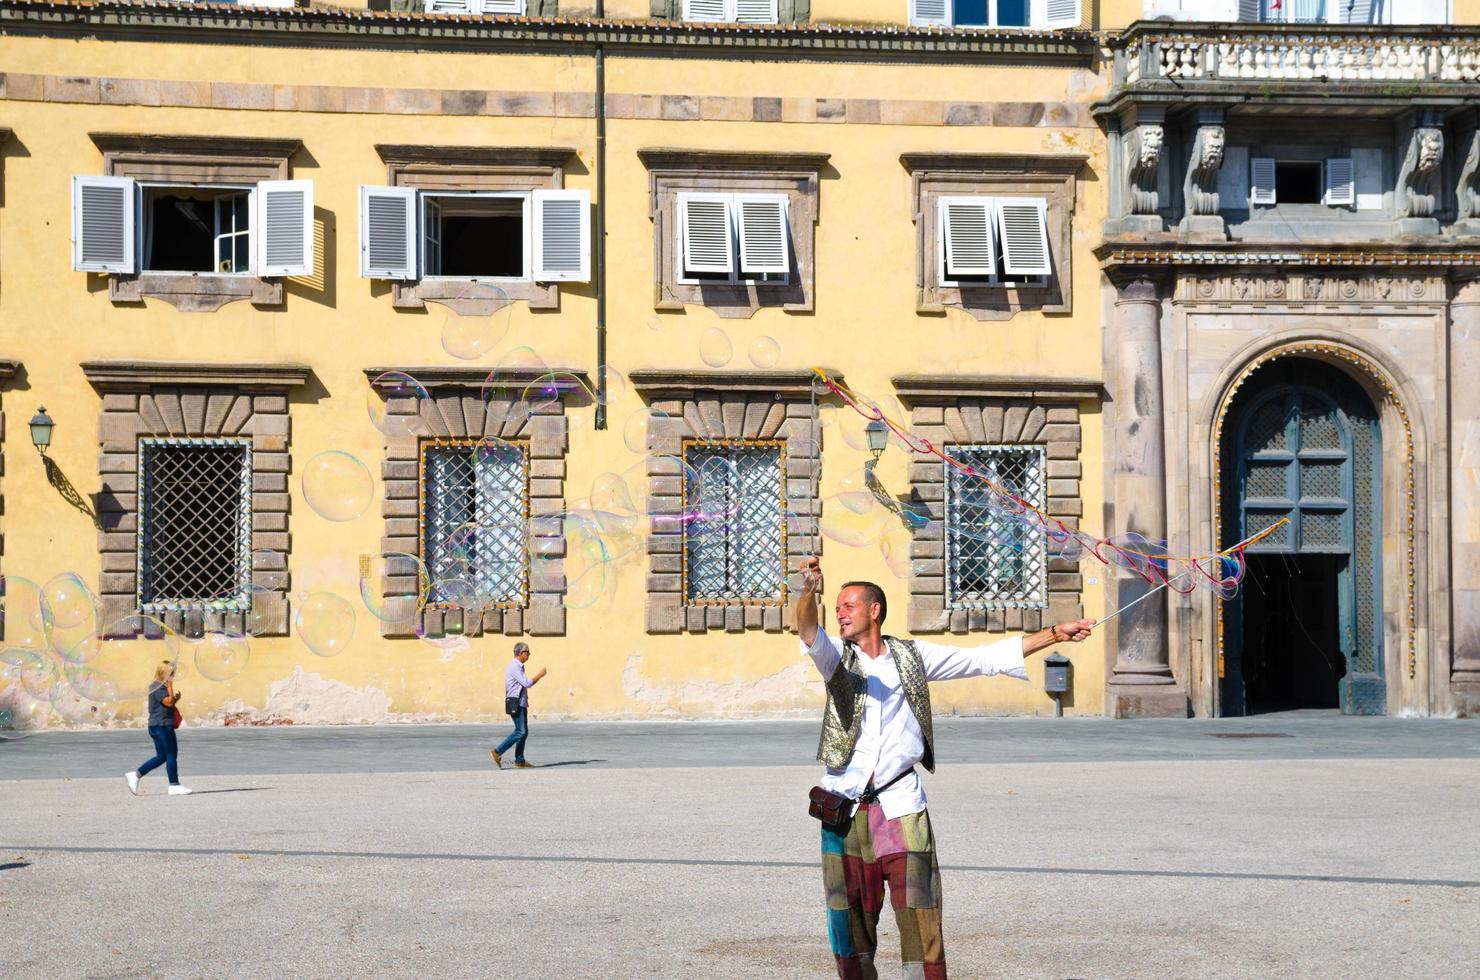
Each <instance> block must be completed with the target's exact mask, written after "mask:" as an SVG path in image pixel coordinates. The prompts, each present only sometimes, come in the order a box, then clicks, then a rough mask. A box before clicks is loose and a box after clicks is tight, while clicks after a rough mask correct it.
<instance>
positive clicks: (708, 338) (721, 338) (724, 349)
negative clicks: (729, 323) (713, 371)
mask: <svg viewBox="0 0 1480 980" xmlns="http://www.w3.org/2000/svg"><path fill="white" fill-rule="evenodd" d="M734 356H735V345H734V344H732V343H731V342H730V335H729V334H727V333H725V332H724V331H723V330H721V329H720V328H719V327H710V328H708V329H707V330H705V331H704V332H703V333H702V334H700V335H699V357H700V359H701V360H703V362H704V363H705V364H708V365H709V366H710V367H712V368H721V367H724V366H725V365H726V364H728V363H730V358H731V357H734Z"/></svg>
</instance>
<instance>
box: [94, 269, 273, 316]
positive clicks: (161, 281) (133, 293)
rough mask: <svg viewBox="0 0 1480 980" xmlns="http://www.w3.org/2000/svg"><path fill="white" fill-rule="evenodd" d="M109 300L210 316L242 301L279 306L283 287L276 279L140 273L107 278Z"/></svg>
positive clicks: (213, 274)
mask: <svg viewBox="0 0 1480 980" xmlns="http://www.w3.org/2000/svg"><path fill="white" fill-rule="evenodd" d="M108 298H109V299H110V300H112V301H113V302H115V303H139V302H142V301H143V300H145V299H162V300H164V301H165V302H166V303H169V304H170V305H171V306H173V307H174V308H175V309H177V310H180V311H182V312H186V313H211V312H214V311H215V310H219V309H220V308H221V307H223V306H225V305H226V304H227V303H234V302H236V301H237V300H243V299H244V300H249V301H250V302H252V303H253V304H255V305H258V306H280V305H282V302H283V283H282V280H279V279H272V280H268V279H262V278H260V277H257V276H244V275H235V274H232V275H221V274H217V273H205V274H201V275H195V274H191V273H178V274H177V273H161V272H143V273H140V274H139V275H136V276H118V275H115V276H109V277H108Z"/></svg>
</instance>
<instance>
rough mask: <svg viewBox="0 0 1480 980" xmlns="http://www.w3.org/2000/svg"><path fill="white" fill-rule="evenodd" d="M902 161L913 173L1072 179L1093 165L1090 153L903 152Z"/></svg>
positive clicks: (900, 157) (900, 156)
mask: <svg viewBox="0 0 1480 980" xmlns="http://www.w3.org/2000/svg"><path fill="white" fill-rule="evenodd" d="M899 162H900V163H902V164H904V168H905V169H906V170H908V171H909V172H910V173H917V172H921V171H940V170H951V171H966V172H969V173H994V174H995V173H1023V174H1058V175H1064V176H1072V175H1074V174H1077V173H1078V172H1079V171H1080V169H1081V168H1082V167H1083V166H1084V165H1085V164H1086V163H1088V162H1089V155H1088V154H1086V153H1045V154H1032V153H901V154H900V155H899Z"/></svg>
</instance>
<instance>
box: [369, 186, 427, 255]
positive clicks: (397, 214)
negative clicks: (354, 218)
mask: <svg viewBox="0 0 1480 980" xmlns="http://www.w3.org/2000/svg"><path fill="white" fill-rule="evenodd" d="M416 246H417V241H416V189H415V188H414V187H367V186H365V185H363V184H362V185H360V275H362V276H364V277H365V278H366V279H415V278H416V264H417V263H416V259H417V254H416V253H417V247H416Z"/></svg>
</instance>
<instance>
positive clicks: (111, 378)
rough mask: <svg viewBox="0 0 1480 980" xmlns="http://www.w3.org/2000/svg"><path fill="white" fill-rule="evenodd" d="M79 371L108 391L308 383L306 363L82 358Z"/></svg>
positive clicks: (100, 389) (278, 386)
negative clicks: (159, 387)
mask: <svg viewBox="0 0 1480 980" xmlns="http://www.w3.org/2000/svg"><path fill="white" fill-rule="evenodd" d="M81 367H82V373H83V374H85V375H87V380H88V381H90V382H91V383H92V385H93V387H95V388H97V389H98V390H99V391H101V392H104V393H107V392H112V391H138V390H141V389H145V388H153V387H157V386H160V385H210V386H220V387H234V388H263V389H280V388H298V387H301V386H303V385H305V384H307V383H308V378H309V375H311V374H312V373H313V371H312V369H311V368H309V366H308V365H306V364H209V363H205V362H203V361H84V362H83V363H82V365H81Z"/></svg>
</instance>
